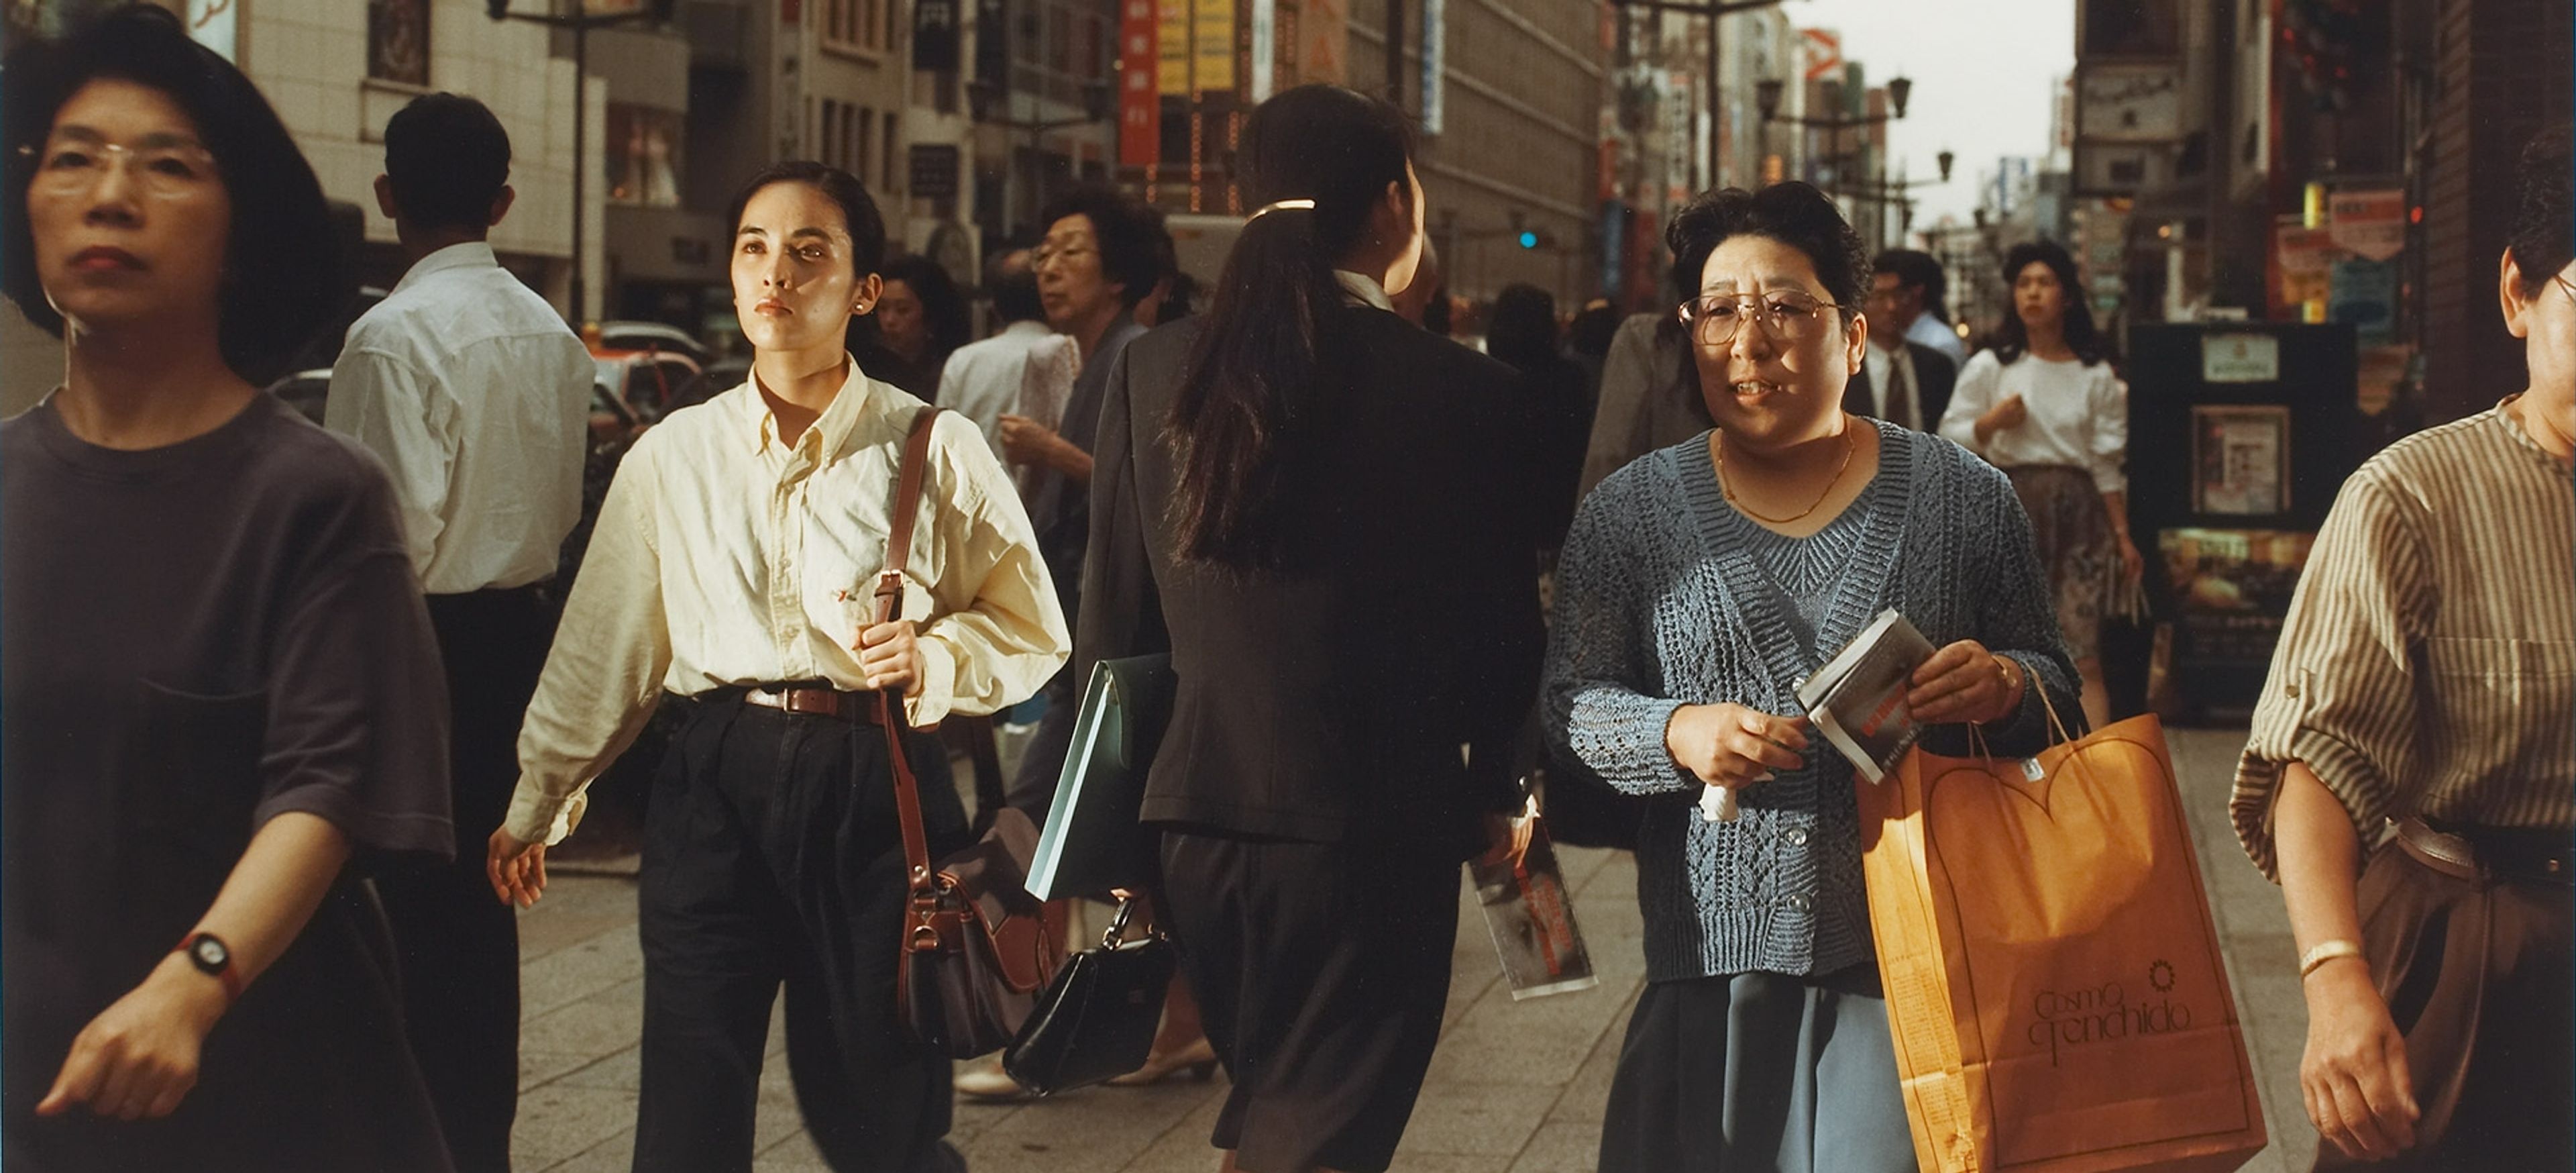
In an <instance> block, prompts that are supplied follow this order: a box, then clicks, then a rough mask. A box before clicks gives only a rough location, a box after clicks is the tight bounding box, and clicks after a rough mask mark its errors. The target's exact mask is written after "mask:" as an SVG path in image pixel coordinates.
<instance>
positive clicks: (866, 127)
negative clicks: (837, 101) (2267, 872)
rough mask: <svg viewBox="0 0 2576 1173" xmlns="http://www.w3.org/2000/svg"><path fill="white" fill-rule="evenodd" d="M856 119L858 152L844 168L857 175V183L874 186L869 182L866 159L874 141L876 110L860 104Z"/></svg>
mask: <svg viewBox="0 0 2576 1173" xmlns="http://www.w3.org/2000/svg"><path fill="white" fill-rule="evenodd" d="M856 119H857V121H858V124H859V144H858V145H859V149H858V153H857V154H856V155H854V156H852V157H851V159H850V165H849V167H847V168H845V170H847V171H849V173H850V174H852V175H856V176H858V177H859V183H860V184H861V185H862V186H865V187H875V186H876V184H874V183H872V182H870V181H869V179H868V160H869V154H870V147H871V145H872V144H874V143H875V142H876V135H875V131H876V125H877V119H876V111H874V110H870V109H868V108H867V107H865V106H861V107H859V112H858V114H857V115H856Z"/></svg>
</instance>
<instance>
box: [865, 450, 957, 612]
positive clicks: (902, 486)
mask: <svg viewBox="0 0 2576 1173" xmlns="http://www.w3.org/2000/svg"><path fill="white" fill-rule="evenodd" d="M946 410H948V409H947V408H944V407H932V408H926V409H924V410H923V411H922V412H921V414H919V415H916V416H914V417H912V432H911V434H909V435H907V436H905V437H904V440H903V459H902V463H901V464H899V465H898V466H896V469H895V482H894V505H893V511H892V512H891V513H889V514H888V515H887V522H888V524H887V527H886V557H885V569H884V570H883V571H880V572H879V573H878V575H877V591H876V595H877V622H879V623H891V622H893V621H894V617H895V610H896V608H898V607H900V606H902V604H903V570H904V565H905V564H906V563H907V562H908V561H909V560H910V559H911V557H912V526H913V522H914V521H915V520H916V519H918V518H919V517H920V516H921V481H922V478H923V477H924V476H925V475H927V472H926V469H927V467H928V465H929V464H930V430H931V426H932V425H934V424H936V423H937V422H939V415H940V413H941V412H944V411H946Z"/></svg>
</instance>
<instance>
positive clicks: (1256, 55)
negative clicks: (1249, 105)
mask: <svg viewBox="0 0 2576 1173" xmlns="http://www.w3.org/2000/svg"><path fill="white" fill-rule="evenodd" d="M1248 19H1249V20H1251V22H1252V48H1251V52H1250V55H1251V58H1252V62H1251V65H1252V87H1251V92H1250V93H1249V94H1247V95H1246V97H1248V98H1250V99H1251V100H1252V101H1253V102H1255V103H1259V102H1261V101H1262V100H1264V99H1266V98H1268V97H1269V96H1270V94H1271V91H1272V90H1273V89H1274V88H1275V87H1276V85H1277V81H1278V65H1279V3H1278V0H1252V12H1251V15H1250V16H1249V17H1248Z"/></svg>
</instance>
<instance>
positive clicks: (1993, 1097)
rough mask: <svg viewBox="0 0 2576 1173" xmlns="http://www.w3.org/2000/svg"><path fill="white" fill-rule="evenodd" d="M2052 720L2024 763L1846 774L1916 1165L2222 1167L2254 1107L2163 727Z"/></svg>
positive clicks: (2243, 1141)
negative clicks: (2078, 735)
mask: <svg viewBox="0 0 2576 1173" xmlns="http://www.w3.org/2000/svg"><path fill="white" fill-rule="evenodd" d="M2044 699H2045V694H2043V700H2044ZM2049 721H2050V723H2051V724H2052V725H2053V726H2055V727H2056V729H2057V730H2058V735H2059V738H2060V739H2061V743H2060V744H2058V745H2056V746H2053V747H2051V748H2050V749H2048V750H2047V751H2046V752H2043V753H2041V754H2040V755H2039V756H2038V757H2037V758H2030V759H2012V758H2001V759H1998V758H1972V759H1960V758H1944V757H1936V756H1933V755H1931V754H1928V753H1925V752H1923V751H1922V750H1919V749H1918V750H1916V751H1914V752H1913V753H1912V754H1910V755H1909V756H1908V757H1907V758H1906V759H1905V761H1904V762H1903V763H1902V764H1901V765H1900V767H1899V769H1898V771H1897V772H1896V773H1895V774H1893V775H1891V776H1890V777H1889V778H1888V779H1887V781H1886V782H1884V783H1880V784H1877V785H1872V784H1869V783H1866V782H1859V783H1855V784H1856V785H1857V786H1858V787H1859V789H1860V815H1861V846H1862V849H1863V852H1862V869H1863V871H1864V873H1865V874H1866V875H1867V878H1868V884H1869V917H1870V927H1871V929H1872V930H1873V931H1874V932H1875V934H1876V937H1877V946H1878V965H1879V972H1880V974H1881V976H1882V977H1883V978H1884V980H1885V983H1886V987H1887V1017H1888V1024H1889V1029H1890V1031H1891V1033H1892V1034H1894V1036H1895V1040H1896V1069H1897V1073H1898V1075H1899V1076H1900V1077H1901V1078H1902V1080H1903V1084H1904V1093H1905V1110H1906V1115H1907V1117H1908V1119H1909V1122H1910V1123H1911V1124H1912V1126H1913V1132H1914V1152H1915V1159H1916V1160H1917V1162H1918V1163H1919V1164H1921V1166H1922V1168H1923V1169H1924V1170H1925V1173H2005V1171H2009V1173H2095V1171H2097V1170H2112V1169H2148V1168H2152V1169H2164V1170H2176V1171H2185V1173H2225V1171H2226V1170H2232V1169H2234V1168H2236V1167H2237V1166H2239V1165H2242V1164H2244V1163H2245V1160H2246V1159H2247V1158H2248V1157H2251V1156H2252V1155H2253V1154H2254V1153H2255V1152H2257V1151H2259V1150H2261V1149H2262V1147H2263V1144H2264V1132H2263V1111H2262V1107H2261V1104H2260V1102H2259V1101H2258V1100H2257V1099H2256V1097H2255V1090H2254V1075H2253V1070H2252V1068H2251V1066H2250V1065H2249V1064H2248V1063H2247V1061H2246V1057H2245V1036H2244V1032H2243V1031H2242V1029H2241V1028H2240V1027H2239V1025H2238V1023H2237V1020H2236V1002H2235V999H2234V998H2233V997H2231V996H2230V994H2229V991H2228V987H2227V973H2226V969H2225V966H2224V964H2223V963H2222V962H2221V960H2220V958H2219V953H2218V934H2217V930H2216V928H2215V927H2214V926H2213V925H2212V923H2211V921H2210V917H2209V900H2208V897H2207V895H2206V894H2205V893H2204V892H2203V891H2202V889H2201V881H2200V866H2199V863H2198V861H2197V859H2196V858H2195V857H2194V853H2193V851H2192V843H2191V832H2190V829H2189V827H2188V826H2187V825H2186V823H2185V821H2184V818H2183V811H2182V800H2181V795H2180V793H2179V791H2177V789H2176V788H2175V786H2174V777H2173V765H2172V758H2171V755H2170V754H2169V753H2168V752H2167V751H2166V748H2165V739H2164V730H2163V728H2162V727H2161V726H2160V725H2158V724H2157V722H2156V719H2155V718H2154V717H2139V718H2136V719H2134V720H2129V721H2123V722H2120V723H2119V724H2116V725H2113V726H2111V727H2109V728H2107V729H2104V730H2102V731H2101V732H2098V733H2095V734H2093V735H2091V736H2089V737H2086V738H2083V739H2082V740H2078V741H2065V740H2064V738H2065V727H2064V725H2062V724H2059V723H2058V721H2057V714H2056V713H2055V712H2051V713H2050V714H2049ZM1980 748H1982V747H1980Z"/></svg>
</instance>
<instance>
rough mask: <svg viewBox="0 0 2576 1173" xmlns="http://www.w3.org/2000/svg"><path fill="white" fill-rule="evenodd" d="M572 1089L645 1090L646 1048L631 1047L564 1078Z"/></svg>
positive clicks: (629, 1091) (630, 1091) (631, 1091)
mask: <svg viewBox="0 0 2576 1173" xmlns="http://www.w3.org/2000/svg"><path fill="white" fill-rule="evenodd" d="M563 1082H564V1083H565V1084H566V1085H568V1086H571V1087H597V1088H608V1089H610V1090H613V1091H621V1092H628V1093H634V1092H640V1091H642V1090H644V1048H643V1047H642V1046H641V1045H637V1046H631V1047H628V1048H626V1049H625V1050H623V1051H619V1052H617V1053H616V1054H613V1055H610V1056H608V1057H607V1058H604V1059H599V1060H596V1061H594V1062H592V1063H591V1064H589V1065H588V1066H586V1067H583V1068H582V1069H580V1070H578V1071H575V1072H572V1073H571V1074H569V1075H566V1076H564V1077H563Z"/></svg>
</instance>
